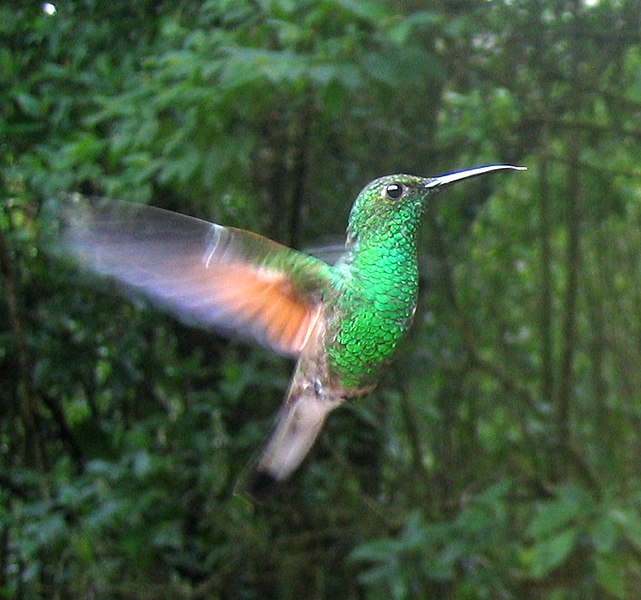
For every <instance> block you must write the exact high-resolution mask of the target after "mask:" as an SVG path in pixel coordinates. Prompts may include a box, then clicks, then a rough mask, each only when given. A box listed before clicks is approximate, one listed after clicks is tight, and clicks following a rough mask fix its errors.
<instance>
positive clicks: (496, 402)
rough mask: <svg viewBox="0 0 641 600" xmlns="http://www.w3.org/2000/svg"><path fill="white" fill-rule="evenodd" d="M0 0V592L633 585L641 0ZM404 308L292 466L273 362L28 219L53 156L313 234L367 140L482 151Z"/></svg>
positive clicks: (410, 163) (83, 187) (581, 590)
mask: <svg viewBox="0 0 641 600" xmlns="http://www.w3.org/2000/svg"><path fill="white" fill-rule="evenodd" d="M56 8H57V12H56V14H54V15H48V14H45V12H43V10H42V8H41V5H40V4H39V3H37V2H24V1H18V2H12V3H11V5H8V3H5V4H3V5H2V6H0V35H1V40H2V43H1V44H0V74H1V76H0V157H1V159H0V202H1V209H0V284H1V288H0V290H1V291H0V294H2V295H1V296H0V307H1V308H0V415H1V420H0V597H3V598H25V599H32V598H134V599H152V598H271V597H273V598H367V599H370V598H371V599H379V598H381V599H383V598H385V599H387V598H398V599H402V598H435V599H436V598H438V599H453V600H454V599H457V600H459V599H461V600H463V599H464V600H467V599H484V598H488V599H489V598H491V599H497V598H501V599H514V600H517V599H518V600H529V599H543V598H545V599H548V598H549V599H554V600H561V599H581V600H585V599H588V600H589V599H601V598H617V599H624V598H630V599H635V598H639V597H641V479H640V475H641V461H640V460H639V456H640V454H641V436H640V435H639V433H638V432H639V425H640V418H641V369H640V368H639V365H640V364H641V311H640V308H641V285H640V282H641V233H640V232H641V154H640V153H639V151H638V147H639V141H640V139H641V128H640V126H639V123H641V28H639V23H640V22H641V4H640V3H639V1H638V0H600V1H596V2H590V3H587V2H582V1H581V0H565V1H564V0H465V1H462V2H446V1H438V0H425V1H424V2H419V1H417V0H414V1H412V0H405V1H402V2H391V1H389V2H386V1H385V0H362V1H356V0H303V1H300V2H295V1H293V0H253V1H250V0H218V1H214V0H209V1H206V2H191V1H189V0H186V1H184V2H180V3H174V2H166V1H163V0H159V1H155V2H148V1H139V2H125V1H123V0H112V1H111V2H109V3H105V2H97V1H95V0H73V1H72V0H61V1H60V3H59V4H57V5H56ZM498 161H500V162H512V163H515V164H525V165H527V166H528V168H529V171H528V172H527V173H526V174H515V175H510V176H500V177H494V178H487V179H484V180H479V181H474V182H471V183H468V184H462V185H460V186H459V187H458V188H457V189H453V190H451V191H449V192H448V193H447V195H445V194H444V195H443V196H442V198H441V199H439V201H438V202H436V203H435V204H434V206H433V207H432V209H431V211H430V215H429V218H428V219H427V222H426V224H425V227H424V230H425V231H424V233H425V235H424V236H423V240H422V244H421V248H422V252H421V254H422V260H423V264H422V272H423V274H424V278H425V281H424V282H423V283H424V285H423V286H422V296H421V299H420V306H419V311H418V313H417V318H416V322H415V327H414V328H413V330H412V333H411V335H410V337H409V339H408V341H407V343H406V344H405V345H404V346H403V349H402V351H401V356H400V357H399V359H398V360H397V362H396V363H395V366H394V367H393V369H392V370H391V371H390V372H389V373H388V375H387V376H386V378H385V381H384V383H383V385H382V386H381V387H380V389H379V390H378V391H377V392H376V393H375V394H374V395H373V396H372V397H371V398H369V399H367V400H364V401H362V402H359V403H355V404H352V405H350V406H349V407H347V408H346V409H343V410H341V411H339V412H337V413H336V414H335V415H333V416H332V418H331V419H330V422H329V424H328V427H327V429H326V431H325V432H324V434H323V436H322V439H321V441H320V443H319V444H318V447H317V448H316V449H315V450H314V452H313V453H312V455H311V457H310V458H309V460H308V461H307V462H306V463H305V465H304V467H303V468H302V469H301V470H300V472H299V473H298V474H297V475H296V477H295V478H294V479H293V480H292V481H291V483H290V484H289V485H288V486H287V488H286V490H285V492H284V493H283V495H281V496H279V497H277V498H274V499H272V500H270V501H268V502H267V503H265V504H263V505H257V506H255V505H252V504H250V503H248V502H247V501H246V500H244V499H243V498H241V497H238V496H235V495H234V493H233V492H234V485H235V482H236V480H237V479H238V477H239V475H240V474H241V473H242V470H243V468H244V466H245V465H246V464H247V462H248V461H249V460H250V459H251V458H252V456H253V454H254V453H255V452H256V449H257V448H258V447H259V446H260V443H261V442H262V440H263V439H264V437H265V436H266V435H267V432H268V431H269V428H270V425H271V420H272V418H273V415H274V413H275V411H276V408H277V406H278V403H279V401H280V399H281V397H282V395H283V393H284V390H285V388H286V385H287V380H288V376H289V372H290V368H291V365H290V364H288V363H287V362H286V361H284V360H282V359H280V358H278V357H275V356H273V355H271V354H269V353H267V352H264V351H260V350H254V349H251V348H246V347H244V346H242V345H240V344H237V343H234V342H233V341H228V340H225V339H222V338H219V337H216V336H212V335H209V334H206V333H204V332H200V331H196V330H193V329H190V328H187V327H185V326H182V325H180V324H177V323H176V322H174V321H173V320H172V319H171V318H170V317H167V316H166V315H163V314H161V313H159V312H157V311H155V310H154V309H153V307H149V306H145V305H143V304H141V303H140V302H138V301H135V300H133V301H130V300H127V299H122V298H121V297H119V296H118V295H116V294H114V293H113V290H111V289H110V287H109V286H106V285H99V284H97V283H96V282H95V281H93V280H91V279H90V278H85V277H81V276H80V275H79V274H78V272H77V271H76V270H74V269H73V267H70V266H69V265H65V264H63V263H61V262H59V261H56V260H55V259H54V258H52V257H51V256H49V255H48V254H47V253H45V252H43V251H42V247H41V244H40V235H41V231H40V230H39V229H40V228H39V223H40V212H41V209H42V207H43V204H44V202H45V201H46V199H47V198H49V197H51V196H53V195H55V194H57V193H60V192H68V191H71V190H80V191H82V192H84V193H87V194H98V195H106V196H112V197H118V198H123V199H126V200H130V201H138V202H149V203H153V204H155V205H158V206H162V207H165V208H170V209H174V210H179V211H181V212H185V213H189V214H193V215H196V216H200V217H203V218H207V219H210V220H215V221H218V222H221V223H224V224H228V225H236V226H240V227H243V228H246V229H251V230H254V231H258V232H261V233H263V234H265V235H268V236H270V237H272V238H274V239H277V240H279V241H281V242H284V243H287V244H290V245H293V246H296V247H305V246H309V245H313V244H315V243H318V242H319V240H322V239H323V236H326V235H328V234H339V235H340V234H341V233H342V231H343V229H344V227H345V222H346V218H347V213H348V211H349V208H350V205H351V201H352V199H353V198H354V197H355V195H356V193H357V192H358V190H359V189H360V188H361V186H362V185H364V184H365V183H366V182H367V181H368V180H369V179H371V178H373V177H375V176H378V175H381V174H384V173H390V172H397V171H403V172H412V173H416V174H420V175H436V174H440V173H443V172H448V171H452V170H457V169H459V168H464V167H468V166H474V165H477V164H487V163H491V162H498Z"/></svg>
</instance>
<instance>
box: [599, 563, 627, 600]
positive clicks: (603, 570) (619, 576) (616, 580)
mask: <svg viewBox="0 0 641 600" xmlns="http://www.w3.org/2000/svg"><path fill="white" fill-rule="evenodd" d="M596 579H597V581H598V583H599V585H600V586H601V587H602V588H603V589H604V590H606V591H607V592H608V593H609V594H611V595H612V596H614V597H615V598H625V563H624V560H623V557H622V556H620V555H617V554H606V555H602V556H597V558H596Z"/></svg>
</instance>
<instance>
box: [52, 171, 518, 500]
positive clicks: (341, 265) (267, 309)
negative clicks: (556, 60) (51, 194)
mask: <svg viewBox="0 0 641 600" xmlns="http://www.w3.org/2000/svg"><path fill="white" fill-rule="evenodd" d="M524 169H525V167H517V166H513V165H506V164H498V165H489V166H482V167H475V168H471V169H466V170H463V171H457V172H454V173H449V174H446V175H440V176H437V177H417V176H413V175H406V174H399V175H388V176H384V177H380V178H378V179H375V180H373V181H372V182H370V183H368V184H367V185H366V186H365V187H364V188H363V189H362V191H361V192H360V193H359V194H358V196H357V198H356V200H355V202H354V205H353V207H352V209H351V212H350V216H349V221H348V226H347V232H346V239H345V247H344V252H343V254H342V256H341V258H339V259H338V261H337V262H335V263H334V264H328V263H327V262H324V261H323V260H321V259H320V258H317V257H315V256H312V255H309V254H305V253H303V252H300V251H297V250H294V249H291V248H288V247H286V246H284V245H281V244H279V243H277V242H275V241H272V240H270V239H268V238H266V237H263V236H261V235H258V234H255V233H251V232H249V231H245V230H242V229H236V228H233V227H223V226H221V225H217V224H214V223H209V222H207V221H204V220H200V219H197V218H194V217H190V216H186V215H182V214H178V213H175V212H170V211H167V210H163V209H160V208H155V207H151V206H143V205H139V204H132V203H126V202H119V201H114V200H108V199H89V198H86V197H83V196H79V195H71V196H69V197H68V198H67V199H66V200H65V201H64V202H63V203H62V204H61V206H60V211H59V214H58V217H57V219H58V222H59V225H60V228H59V233H60V237H59V238H58V242H59V247H60V249H61V250H62V252H63V253H65V254H66V255H69V256H71V257H73V258H74V259H75V260H76V261H78V262H79V263H81V265H84V267H85V268H87V269H88V270H90V271H93V272H95V273H96V274H98V275H102V276H106V277H108V278H111V279H114V280H116V281H118V282H120V283H121V284H124V285H125V286H126V287H128V288H131V289H132V290H133V291H134V292H138V293H140V294H141V295H142V296H145V297H147V298H148V299H150V300H151V301H153V302H155V303H157V304H159V305H160V306H161V307H164V308H165V309H167V310H169V311H170V312H172V313H174V314H175V315H176V316H178V317H179V318H181V319H183V320H186V321H188V322H191V323H195V324H197V325H200V326H204V327H205V328H210V329H213V330H216V331H218V332H222V333H227V334H231V335H240V336H243V337H245V338H250V339H253V340H255V341H257V342H259V343H260V344H262V345H264V346H267V347H268V348H271V349H273V350H275V351H277V352H279V353H281V354H284V355H287V356H290V357H292V358H294V359H296V361H297V362H296V366H295V369H294V372H293V376H292V379H291V383H290V385H289V390H288V392H287V394H286V396H285V400H284V402H283V404H282V407H281V409H280V411H279V413H278V415H277V418H276V424H275V426H274V428H273V431H272V432H271V434H270V436H269V437H268V438H267V441H266V442H265V444H264V447H263V449H262V451H261V452H260V453H259V455H258V458H257V459H256V460H255V461H254V462H253V464H252V465H250V467H249V469H248V476H247V478H246V479H247V483H248V485H247V488H248V490H247V491H248V492H249V494H250V495H252V496H257V497H260V496H261V495H264V493H265V492H268V491H271V490H273V489H275V488H277V487H278V486H279V484H281V483H282V482H284V481H285V480H286V479H287V478H288V477H289V476H290V475H291V474H292V472H293V471H294V470H295V469H296V468H297V467H298V466H299V465H300V463H301V462H302V461H303V459H304V458H305V456H306V455H307V453H308V451H309V450H310V448H311V447H312V445H313V444H314V441H315V440H316V438H317V436H318V434H319V432H320V431H321V428H322V426H323V424H324V422H325V420H326V418H327V416H328V415H329V413H331V412H332V411H333V410H334V409H336V408H337V407H339V406H340V405H341V404H343V403H344V402H347V401H349V400H354V399H356V398H360V397H362V396H365V395H366V394H368V393H370V392H371V391H372V390H373V389H374V388H375V387H376V385H377V382H378V381H379V379H380V377H381V374H382V372H383V371H384V370H385V367H386V366H387V365H388V364H389V362H390V360H391V359H392V356H393V354H394V352H395V350H396V348H397V346H398V344H399V342H400V341H401V340H402V338H403V336H404V334H405V332H406V331H407V329H408V328H409V327H410V324H411V322H412V318H413V316H414V313H415V310H416V301H417V292H418V281H419V277H418V275H419V273H418V258H417V235H418V230H419V226H420V223H421V218H422V216H423V215H424V213H425V212H426V210H427V209H428V207H429V205H430V199H431V198H432V197H433V196H434V195H435V194H437V193H438V192H440V191H441V190H443V189H444V188H446V187H448V186H450V185H452V184H454V183H457V182H459V181H463V180H466V179H470V178H472V177H478V176H481V175H485V174H489V173H496V172H501V171H508V170H524Z"/></svg>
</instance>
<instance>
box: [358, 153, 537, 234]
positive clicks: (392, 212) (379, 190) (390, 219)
mask: <svg viewBox="0 0 641 600" xmlns="http://www.w3.org/2000/svg"><path fill="white" fill-rule="evenodd" d="M525 169H526V167H515V166H512V165H489V166H486V167H475V168H473V169H466V170H464V171H457V172H456V173H449V174H446V175H439V176H438V177H416V176H414V175H406V174H399V175H386V176H385V177H379V178H378V179H374V181H372V182H370V183H368V184H367V185H366V186H365V187H364V188H363V189H362V190H361V192H360V194H359V195H358V196H357V198H356V201H355V202H354V206H353V207H352V211H351V213H350V217H349V225H348V228H347V240H348V245H350V246H351V245H352V244H353V243H354V242H355V241H356V240H358V239H359V238H360V237H361V236H362V234H363V233H364V232H367V233H368V234H370V235H371V234H374V235H375V234H376V232H378V231H389V230H390V229H391V230H393V231H394V233H398V234H400V235H411V234H413V233H415V232H416V230H417V228H418V225H419V223H420V218H421V216H422V214H423V212H424V210H425V208H426V207H427V198H428V197H429V196H432V195H433V194H435V193H436V192H438V191H440V190H442V189H444V188H446V187H448V186H450V185H452V184H453V183H456V182H458V181H462V180H464V179H470V178H471V177H478V176H479V175H485V174H487V173H496V172H498V171H510V170H516V171H523V170H525Z"/></svg>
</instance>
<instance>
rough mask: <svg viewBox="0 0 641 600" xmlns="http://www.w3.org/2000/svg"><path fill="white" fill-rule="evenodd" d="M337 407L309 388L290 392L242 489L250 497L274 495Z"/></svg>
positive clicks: (305, 454) (333, 402) (298, 463)
mask: <svg viewBox="0 0 641 600" xmlns="http://www.w3.org/2000/svg"><path fill="white" fill-rule="evenodd" d="M339 404H340V400H336V399H331V398H328V397H327V396H325V395H322V394H319V393H317V392H316V390H314V388H313V387H312V386H309V387H305V388H303V389H300V388H299V389H298V390H292V392H290V395H289V396H288V398H287V400H286V401H285V404H284V406H283V408H282V409H281V410H280V413H279V415H278V418H277V420H276V425H275V427H274V430H273V431H272V433H271V434H270V436H269V438H268V439H267V442H266V443H265V446H264V448H263V449H262V451H261V453H260V456H259V458H258V460H257V461H256V463H255V464H254V465H252V466H251V467H250V469H249V473H248V475H247V477H245V478H243V479H244V481H242V483H241V485H242V487H243V488H244V489H245V490H246V491H247V492H248V493H249V494H250V495H251V496H252V497H254V498H262V497H265V496H267V495H269V494H271V493H272V492H274V491H275V490H276V489H277V488H278V486H279V485H280V484H281V483H282V482H284V481H285V480H286V479H287V478H288V477H289V476H290V475H291V474H292V472H293V471H294V470H295V469H296V468H297V467H298V466H299V465H300V463H301V462H302V461H303V459H304V458H305V456H307V453H308V452H309V450H310V448H311V447H312V445H313V444H314V441H315V440H316V438H317V437H318V434H319V433H320V430H321V429H322V427H323V423H324V422H325V419H326V418H327V415H328V414H329V413H330V412H331V411H332V410H333V409H334V408H336V407H337V406H338V405H339Z"/></svg>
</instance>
